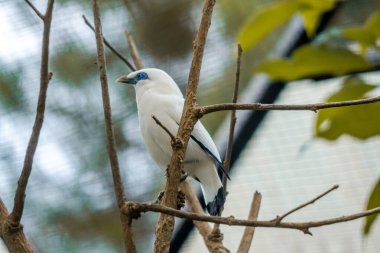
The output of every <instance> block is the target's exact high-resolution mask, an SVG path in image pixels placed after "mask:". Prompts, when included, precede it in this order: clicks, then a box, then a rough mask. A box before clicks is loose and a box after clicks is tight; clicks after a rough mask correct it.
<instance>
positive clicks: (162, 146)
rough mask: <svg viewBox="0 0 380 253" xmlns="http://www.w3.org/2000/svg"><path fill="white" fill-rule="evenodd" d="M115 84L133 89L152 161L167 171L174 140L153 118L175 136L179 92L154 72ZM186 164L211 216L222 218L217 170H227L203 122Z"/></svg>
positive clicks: (196, 128) (194, 135)
mask: <svg viewBox="0 0 380 253" xmlns="http://www.w3.org/2000/svg"><path fill="white" fill-rule="evenodd" d="M116 82H119V83H126V84H133V85H134V87H135V90H136V102H137V109H138V118H139V124H140V129H141V134H142V137H143V141H144V144H145V146H146V148H147V149H148V151H149V153H150V155H151V156H152V158H153V160H154V161H155V162H156V163H157V165H158V166H159V167H160V168H161V169H162V170H164V171H165V170H166V168H167V166H168V165H169V163H170V159H171V156H172V152H173V150H172V147H171V139H170V136H169V135H168V134H167V133H166V132H165V131H164V130H163V129H162V128H161V127H160V126H158V125H157V124H156V123H155V122H154V120H153V119H152V115H154V116H155V117H156V118H157V119H158V120H159V121H160V122H161V123H162V124H163V125H164V126H165V127H166V128H167V129H168V130H169V131H170V132H171V134H173V135H174V136H176V134H177V131H178V126H179V122H180V119H181V115H182V109H183V105H184V101H185V100H184V98H183V95H182V93H181V91H180V89H179V88H178V86H177V84H176V83H175V81H174V80H173V79H172V78H171V77H170V76H169V75H168V74H167V73H166V72H164V71H162V70H160V69H155V68H147V69H142V70H139V71H135V72H132V73H130V74H128V75H126V76H121V77H119V78H118V79H117V80H116ZM183 164H184V170H185V172H186V173H187V174H188V175H189V176H191V177H193V178H194V179H196V180H197V181H199V182H200V184H201V188H202V192H203V196H204V198H205V201H206V207H207V210H208V212H209V214H211V215H220V214H221V212H222V210H223V205H224V202H225V192H224V189H223V186H222V183H221V181H220V178H219V176H218V173H217V168H220V169H221V170H222V171H223V172H224V170H223V166H222V163H221V159H220V156H219V153H218V150H217V148H216V146H215V144H214V141H213V140H212V138H211V137H210V135H209V133H208V132H207V130H206V129H205V128H204V126H203V125H202V123H201V122H200V121H198V122H197V123H196V124H195V126H194V130H193V132H192V134H191V138H190V140H189V143H188V146H187V150H186V154H185V159H184V162H183Z"/></svg>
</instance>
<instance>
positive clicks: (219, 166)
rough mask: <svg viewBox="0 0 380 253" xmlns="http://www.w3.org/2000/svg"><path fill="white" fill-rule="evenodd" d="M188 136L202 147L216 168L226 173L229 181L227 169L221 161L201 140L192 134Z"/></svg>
mask: <svg viewBox="0 0 380 253" xmlns="http://www.w3.org/2000/svg"><path fill="white" fill-rule="evenodd" d="M190 138H191V139H192V140H193V141H195V142H196V143H197V144H198V145H199V147H201V149H203V151H205V152H206V154H208V155H209V157H211V158H212V159H213V160H214V162H215V163H216V165H217V166H218V168H219V169H220V170H221V171H222V172H223V174H224V175H226V177H227V178H228V180H230V181H231V178H230V176H229V175H228V173H227V171H226V170H225V169H224V166H223V163H222V162H221V161H219V159H218V158H217V157H216V156H215V155H214V154H213V153H212V152H211V151H210V150H209V149H208V148H207V147H206V146H205V145H204V144H203V143H202V142H200V141H199V140H198V139H197V138H195V137H194V135H190Z"/></svg>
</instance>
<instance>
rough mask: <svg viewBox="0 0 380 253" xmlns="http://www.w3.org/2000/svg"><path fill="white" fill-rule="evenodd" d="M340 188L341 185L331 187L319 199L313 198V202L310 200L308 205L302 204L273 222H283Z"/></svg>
mask: <svg viewBox="0 0 380 253" xmlns="http://www.w3.org/2000/svg"><path fill="white" fill-rule="evenodd" d="M338 188H339V185H334V186H333V187H331V188H330V189H328V190H327V191H325V192H324V193H322V194H320V195H318V196H317V197H315V198H313V199H312V200H309V201H307V202H306V203H304V204H302V205H299V206H297V207H296V208H293V209H292V210H290V211H289V212H286V213H285V214H283V215H281V216H277V217H276V218H275V219H274V220H273V221H276V222H281V221H282V220H283V219H284V218H285V217H287V216H289V215H290V214H292V213H294V212H296V211H298V210H300V209H302V208H304V207H306V206H308V205H311V204H313V203H314V202H315V201H317V200H318V199H320V198H322V197H324V196H326V195H327V194H329V193H330V192H332V191H334V190H336V189H338Z"/></svg>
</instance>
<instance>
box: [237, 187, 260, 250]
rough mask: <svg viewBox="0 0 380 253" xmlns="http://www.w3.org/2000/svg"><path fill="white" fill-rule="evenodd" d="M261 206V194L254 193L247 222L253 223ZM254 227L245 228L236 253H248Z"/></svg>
mask: <svg viewBox="0 0 380 253" xmlns="http://www.w3.org/2000/svg"><path fill="white" fill-rule="evenodd" d="M260 205H261V193H260V192H258V191H256V192H255V194H254V195H253V199H252V204H251V209H250V210H249V215H248V220H252V221H255V220H257V217H258V215H259V210H260ZM254 233H255V227H246V228H245V230H244V234H243V236H242V238H241V241H240V244H239V248H238V250H237V253H248V251H249V248H250V247H251V244H252V240H253V234H254Z"/></svg>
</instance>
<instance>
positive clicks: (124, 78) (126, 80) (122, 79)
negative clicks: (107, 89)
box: [116, 76, 136, 84]
mask: <svg viewBox="0 0 380 253" xmlns="http://www.w3.org/2000/svg"><path fill="white" fill-rule="evenodd" d="M116 82H117V83H126V84H136V80H135V79H134V78H128V76H120V77H119V78H118V79H116Z"/></svg>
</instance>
